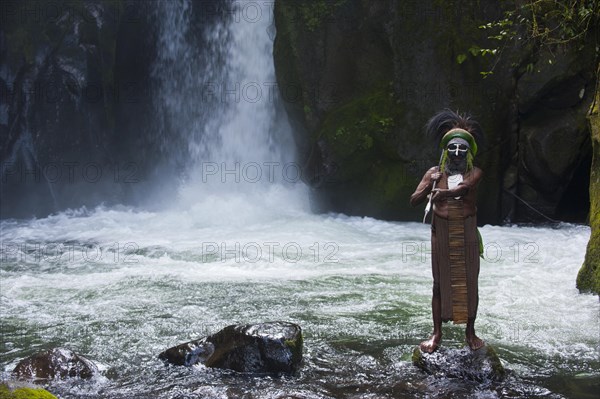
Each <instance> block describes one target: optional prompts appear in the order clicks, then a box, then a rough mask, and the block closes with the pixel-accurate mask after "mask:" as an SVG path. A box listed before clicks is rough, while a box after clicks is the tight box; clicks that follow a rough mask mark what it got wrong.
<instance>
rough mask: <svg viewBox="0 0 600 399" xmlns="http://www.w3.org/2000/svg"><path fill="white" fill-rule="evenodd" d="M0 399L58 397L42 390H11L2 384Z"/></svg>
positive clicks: (44, 398) (49, 398)
mask: <svg viewBox="0 0 600 399" xmlns="http://www.w3.org/2000/svg"><path fill="white" fill-rule="evenodd" d="M0 399H56V396H54V395H52V394H51V393H50V392H48V391H46V390H45V389H41V388H35V389H34V388H17V389H15V390H14V391H12V392H11V390H10V389H9V388H8V386H6V385H5V384H0Z"/></svg>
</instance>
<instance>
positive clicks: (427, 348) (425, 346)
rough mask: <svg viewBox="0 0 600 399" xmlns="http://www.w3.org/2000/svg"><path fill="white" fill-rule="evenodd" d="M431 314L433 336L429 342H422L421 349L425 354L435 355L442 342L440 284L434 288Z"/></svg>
mask: <svg viewBox="0 0 600 399" xmlns="http://www.w3.org/2000/svg"><path fill="white" fill-rule="evenodd" d="M431 313H432V315H433V334H432V335H431V337H430V338H429V339H428V340H427V341H423V342H421V344H420V345H419V347H420V348H421V350H422V351H423V352H427V353H433V352H434V351H435V350H436V349H437V348H438V346H439V345H440V342H442V296H441V294H440V286H439V284H435V283H434V286H433V298H431Z"/></svg>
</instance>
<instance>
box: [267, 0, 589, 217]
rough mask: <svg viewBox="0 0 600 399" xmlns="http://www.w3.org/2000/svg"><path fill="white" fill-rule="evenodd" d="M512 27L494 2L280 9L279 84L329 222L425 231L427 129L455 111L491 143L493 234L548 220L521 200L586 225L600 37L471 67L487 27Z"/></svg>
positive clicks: (430, 154) (356, 2) (478, 60)
mask: <svg viewBox="0 0 600 399" xmlns="http://www.w3.org/2000/svg"><path fill="white" fill-rule="evenodd" d="M503 15H504V14H503V10H501V9H499V7H498V2H495V1H451V2H437V1H423V2H416V1H414V2H413V1H408V2H405V1H393V0H378V1H368V0H337V1H333V0H331V1H294V2H290V1H276V3H275V18H276V19H275V22H276V26H277V37H276V41H275V48H274V54H275V63H276V70H277V78H278V83H279V85H280V87H281V88H282V92H283V97H284V99H286V100H287V101H286V106H287V110H288V113H289V115H290V118H291V120H292V123H293V125H294V128H295V131H296V139H297V141H298V143H299V148H300V162H302V164H303V167H304V177H305V180H306V181H307V182H308V183H309V184H310V185H311V186H312V187H313V194H314V196H315V198H316V200H317V203H319V204H320V207H321V210H325V211H337V212H344V213H349V214H356V215H370V216H375V217H379V218H391V219H412V220H417V219H420V218H421V215H422V209H418V210H415V209H411V208H410V206H409V205H408V198H409V196H410V194H411V193H412V191H413V190H414V188H415V186H416V184H417V183H418V181H419V180H420V178H421V176H422V175H423V173H424V172H425V171H426V170H427V169H428V168H429V167H430V166H433V165H436V164H437V163H438V159H439V151H438V150H437V149H435V148H433V147H432V144H431V143H430V142H428V140H427V139H426V138H425V137H424V134H423V126H424V124H425V123H426V121H427V119H428V118H429V117H431V116H432V115H433V114H434V113H435V112H437V111H439V110H441V109H443V108H451V109H453V110H459V111H463V112H464V111H468V112H470V113H472V114H473V115H474V116H476V118H477V119H478V120H479V121H480V123H481V124H482V126H483V128H484V131H485V133H486V142H485V144H484V145H482V146H480V151H479V154H478V156H477V158H476V164H477V165H479V166H480V167H481V168H482V169H483V170H484V172H485V177H484V181H483V183H482V186H481V188H480V205H479V208H480V212H479V215H480V221H481V222H484V223H485V222H492V223H498V222H502V221H545V220H546V219H545V218H544V217H542V216H541V215H540V214H539V213H537V212H536V211H534V210H532V209H531V208H530V207H529V206H527V205H525V204H524V202H522V201H521V200H520V199H517V197H518V198H521V199H522V200H523V201H525V202H527V204H529V205H531V206H532V207H533V208H535V209H536V210H537V211H540V212H542V213H543V214H544V215H546V216H548V217H551V218H554V219H562V220H570V221H579V222H584V221H585V220H586V217H587V213H588V209H589V199H588V191H587V187H588V183H589V168H590V165H591V145H590V140H589V128H588V125H587V122H586V113H587V110H588V109H589V105H590V103H591V101H592V99H593V91H594V90H593V89H594V84H595V72H596V70H595V65H596V63H597V60H598V53H597V47H596V45H597V36H596V33H597V32H596V31H595V28H592V29H590V31H589V32H587V35H586V40H585V41H584V42H583V44H581V46H580V45H578V46H568V45H563V46H555V47H554V48H552V49H551V50H552V52H551V51H550V50H549V49H546V48H543V47H541V46H539V45H536V43H535V42H534V41H533V40H529V41H528V40H525V39H523V40H518V39H515V40H512V41H507V42H506V44H504V45H503V46H504V47H503V49H502V54H501V55H500V56H499V57H491V56H487V57H483V56H473V55H472V54H471V53H470V52H469V49H470V48H472V47H473V46H474V45H476V44H477V45H479V46H480V47H485V46H486V45H488V46H492V45H494V44H495V43H492V41H491V40H490V39H488V36H489V35H490V33H489V32H487V31H485V30H483V29H480V28H479V26H480V25H483V24H484V23H486V21H496V20H498V19H500V18H502V17H503ZM517 28H518V27H517ZM524 36H525V35H524ZM492 66H493V74H490V75H488V76H487V77H486V78H485V79H483V78H482V74H481V72H484V71H488V70H489V69H490V68H491V67H492ZM286 93H287V96H286Z"/></svg>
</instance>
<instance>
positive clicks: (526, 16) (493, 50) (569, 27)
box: [456, 0, 600, 78]
mask: <svg viewBox="0 0 600 399" xmlns="http://www.w3.org/2000/svg"><path fill="white" fill-rule="evenodd" d="M503 3H504V4H508V2H507V1H506V0H505V1H503ZM511 3H512V2H511ZM599 22H600V3H599V1H598V0H568V1H559V0H530V1H517V2H515V3H514V6H511V7H510V8H509V9H508V10H507V11H505V12H504V17H503V18H502V19H500V20H497V21H491V22H487V23H485V24H482V25H480V26H479V29H482V30H485V31H487V32H488V36H487V38H488V39H489V41H490V43H496V45H495V46H489V45H488V46H486V47H480V46H479V45H477V44H473V45H472V46H471V47H470V48H469V50H468V52H469V53H470V54H471V55H472V56H474V57H479V56H480V57H486V56H493V57H495V62H494V63H493V65H492V67H491V68H490V69H489V70H487V71H482V72H481V75H482V76H483V77H484V78H485V77H487V76H488V75H490V74H492V73H493V70H494V68H495V66H496V64H497V63H498V59H499V57H500V55H501V53H502V50H503V49H504V48H505V47H506V46H507V45H508V44H509V43H511V42H515V41H518V42H519V45H520V46H525V45H533V47H534V48H536V49H538V50H539V49H542V48H549V49H550V50H551V51H550V53H552V50H553V49H554V48H555V47H556V46H566V45H568V46H574V47H575V48H577V49H578V50H580V49H581V48H583V46H584V44H585V41H586V39H587V37H588V35H590V34H591V32H592V31H593V30H594V28H596V27H598V25H599ZM466 58H467V55H466V54H460V55H459V56H458V57H457V59H456V61H457V63H458V64H462V63H463V62H465V60H466ZM549 62H552V60H550V61H549ZM533 69H534V68H533V64H529V65H527V67H526V71H527V72H532V71H533Z"/></svg>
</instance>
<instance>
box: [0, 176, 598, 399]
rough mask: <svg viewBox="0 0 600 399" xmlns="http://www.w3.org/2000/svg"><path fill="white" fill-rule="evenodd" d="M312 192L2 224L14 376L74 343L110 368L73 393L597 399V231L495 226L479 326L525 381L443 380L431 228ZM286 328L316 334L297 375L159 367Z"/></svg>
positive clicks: (7, 350)
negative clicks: (190, 347) (434, 371)
mask: <svg viewBox="0 0 600 399" xmlns="http://www.w3.org/2000/svg"><path fill="white" fill-rule="evenodd" d="M303 194H304V193H303V192H302V190H301V189H293V188H283V187H273V188H272V189H271V190H270V191H268V192H265V193H263V194H262V201H261V202H257V201H256V198H251V197H249V196H246V197H243V198H239V199H236V200H234V201H229V200H227V199H226V198H220V199H218V198H213V199H207V201H206V202H205V203H201V204H198V205H197V207H195V208H190V209H188V210H185V211H184V210H173V211H164V212H157V213H152V212H144V211H136V210H131V209H97V210H94V211H91V212H85V211H80V212H67V213H62V214H58V215H56V216H52V217H48V218H46V219H40V220H33V221H22V222H18V221H4V222H2V245H3V251H2V256H3V262H2V270H1V274H0V278H1V279H0V283H1V293H2V297H1V299H2V302H1V313H2V347H1V354H0V364H2V368H3V370H4V375H3V377H4V378H8V377H9V375H8V374H9V372H10V371H11V370H12V368H14V366H15V365H16V362H17V361H18V360H20V359H22V358H23V357H26V356H28V355H30V354H32V353H34V352H36V351H38V350H41V349H45V348H48V347H53V346H63V347H69V348H72V349H74V350H75V351H77V352H79V353H82V354H85V355H87V356H88V357H89V358H91V359H92V360H94V361H95V362H97V363H98V364H99V365H100V367H101V369H102V373H101V376H98V377H97V378H95V379H94V380H92V381H90V382H78V383H73V382H62V383H61V382H55V383H52V384H50V389H51V390H53V391H54V392H57V393H58V394H60V395H61V397H64V398H78V397H89V398H188V397H206V398H242V397H247V398H277V397H288V396H286V395H290V396H293V397H298V398H342V397H343V398H349V397H357V398H358V397H360V398H380V397H394V398H399V397H427V396H437V395H440V396H444V397H457V398H458V397H467V396H472V397H481V398H488V397H561V395H562V396H564V397H568V398H587V397H595V396H593V395H595V394H596V389H597V388H598V379H599V376H600V361H599V359H598V343H599V319H598V317H599V305H598V298H597V297H596V296H593V295H582V294H579V293H578V291H577V289H576V288H575V283H574V282H575V277H576V274H577V271H578V269H579V267H580V265H581V263H582V261H583V255H584V250H585V246H586V243H587V240H588V239H589V234H590V232H589V228H587V227H581V226H574V225H563V226H560V227H558V228H550V227H516V226H512V227H496V226H483V227H482V228H481V233H482V235H483V237H484V239H485V242H486V255H487V257H488V260H487V261H483V262H482V266H481V274H480V312H479V316H478V321H477V327H478V331H479V333H480V335H481V336H482V338H484V339H485V340H486V342H487V343H488V344H489V345H492V346H494V347H495V348H496V350H497V352H498V353H499V355H500V357H501V359H502V360H503V362H504V365H505V367H506V368H507V369H509V370H511V373H510V375H509V377H508V379H507V381H506V382H504V383H501V384H483V385H481V384H473V383H468V382H465V381H460V380H450V379H449V380H435V379H434V378H432V377H428V376H426V375H424V374H422V373H421V372H420V371H418V370H417V369H416V368H415V367H413V366H412V364H411V361H410V355H411V353H412V350H413V349H414V347H415V345H417V344H418V342H419V341H420V340H421V339H423V338H426V337H427V335H428V334H429V333H430V330H431V327H432V323H431V310H430V306H429V304H430V299H431V297H430V293H431V268H430V263H429V262H430V254H429V249H430V245H429V231H428V226H427V225H423V224H419V223H394V222H385V221H379V220H374V219H369V218H358V217H347V216H344V215H334V214H330V215H314V214H311V213H310V212H308V211H306V210H304V209H302V207H294V206H289V205H290V201H291V202H292V204H293V201H294V199H295V198H298V197H302V195H303ZM232 202H234V203H232ZM296 202H298V201H296ZM257 204H260V205H257ZM277 204H279V206H278V205H277ZM282 204H286V206H285V207H284V206H283V205H282ZM288 206H289V207H288ZM270 320H285V321H292V322H295V323H298V324H299V325H300V326H302V328H303V332H304V336H305V350H304V365H303V367H302V369H301V371H300V373H299V374H298V375H296V376H293V377H282V378H270V377H258V376H243V375H236V374H235V373H229V372H224V371H215V370H207V369H204V368H181V367H167V366H165V365H164V364H163V363H162V362H161V361H160V360H158V359H157V354H158V353H159V352H161V351H162V350H164V349H166V348H167V347H170V346H173V345H175V344H178V343H181V342H185V341H188V340H190V339H193V338H197V337H200V336H204V335H208V334H210V333H213V332H216V331H217V330H219V329H221V328H222V327H225V326H227V325H230V324H234V323H252V322H261V321H270ZM444 332H445V337H444V344H445V345H447V346H449V347H461V346H462V345H463V344H464V343H463V328H461V327H460V326H454V325H452V324H445V325H444Z"/></svg>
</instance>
